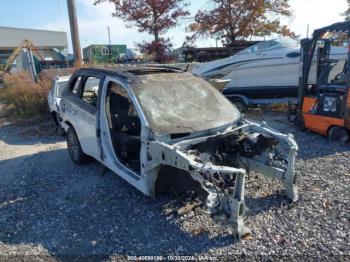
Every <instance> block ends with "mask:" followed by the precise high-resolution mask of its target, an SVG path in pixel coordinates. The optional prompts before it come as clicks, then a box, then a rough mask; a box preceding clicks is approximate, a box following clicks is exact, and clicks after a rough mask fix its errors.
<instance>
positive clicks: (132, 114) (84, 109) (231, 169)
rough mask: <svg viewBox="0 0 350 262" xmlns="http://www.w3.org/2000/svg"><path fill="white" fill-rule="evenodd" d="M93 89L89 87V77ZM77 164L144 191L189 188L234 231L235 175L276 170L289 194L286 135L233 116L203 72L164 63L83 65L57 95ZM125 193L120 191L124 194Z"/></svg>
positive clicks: (293, 192)
mask: <svg viewBox="0 0 350 262" xmlns="http://www.w3.org/2000/svg"><path fill="white" fill-rule="evenodd" d="M93 85H95V86H94V88H96V89H98V92H92V91H91V90H92V88H91V86H93ZM60 109H61V118H62V126H63V127H64V129H65V130H66V132H67V146H68V151H69V154H70V157H71V159H72V160H73V162H74V163H76V164H77V165H81V164H85V163H87V162H88V161H89V160H90V159H91V158H94V159H96V160H97V161H99V162H101V163H102V164H103V165H105V166H106V167H108V168H109V169H110V170H112V171H113V172H115V173H116V174H118V175H119V176H120V177H122V178H123V179H125V180H126V181H128V182H129V183H130V184H131V185H133V186H134V187H136V188H137V189H139V190H140V191H141V192H143V193H144V194H146V195H148V196H152V197H154V196H156V195H159V194H160V193H163V192H167V191H169V190H175V191H177V192H178V193H181V192H182V191H188V190H190V189H192V190H196V191H197V192H198V194H199V195H201V196H202V197H203V198H204V202H205V205H206V208H207V209H208V211H209V212H210V213H211V214H212V215H213V216H215V215H220V216H221V215H222V214H223V213H224V214H226V217H225V218H226V221H227V222H228V224H229V225H230V226H231V229H233V232H234V233H235V234H237V235H238V236H239V235H242V234H243V232H244V229H246V228H245V227H244V225H243V214H244V209H245V204H244V187H245V176H246V174H247V173H248V172H250V171H256V172H260V173H262V174H264V175H266V176H269V177H273V178H275V179H277V180H280V181H281V182H282V184H283V185H284V187H285V190H286V193H287V196H288V197H289V198H290V199H292V200H293V201H295V200H297V198H298V190H297V183H296V180H297V178H296V175H295V173H294V161H295V157H296V152H297V150H298V146H297V144H296V142H295V140H294V139H293V137H292V135H285V134H281V133H279V132H277V131H275V130H272V129H270V128H268V127H267V126H266V125H265V124H259V123H255V122H251V121H248V120H245V119H243V118H242V116H241V114H240V112H239V111H238V110H237V108H236V107H235V106H234V105H233V104H232V103H230V101H229V100H227V98H225V97H224V96H223V95H222V94H221V93H220V92H219V91H218V90H216V89H215V88H214V87H212V86H211V85H210V84H208V83H207V82H206V81H205V80H203V79H201V78H199V77H196V76H193V75H192V74H190V73H184V72H183V71H181V70H177V69H174V68H166V67H125V66H124V67H120V68H115V69H112V68H109V69H104V68H90V69H87V68H85V69H80V70H78V71H77V72H76V73H75V74H74V75H73V76H72V77H71V79H70V80H69V82H68V84H67V86H66V88H65V90H64V92H63V98H62V101H61V108H60ZM126 201H127V200H126Z"/></svg>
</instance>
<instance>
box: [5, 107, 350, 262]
mask: <svg viewBox="0 0 350 262" xmlns="http://www.w3.org/2000/svg"><path fill="white" fill-rule="evenodd" d="M248 116H249V118H254V119H258V120H261V121H262V120H264V121H266V122H267V123H268V124H270V125H271V126H272V127H274V128H276V129H278V130H279V131H282V132H285V133H289V132H290V133H293V134H294V135H295V137H296V140H297V142H298V144H299V146H300V151H299V153H298V160H297V163H296V170H297V171H296V172H297V174H298V175H299V177H300V180H299V187H300V194H301V198H300V200H299V201H298V202H297V203H290V202H289V201H287V199H286V197H285V196H284V192H283V189H282V187H281V186H280V185H279V184H278V183H276V182H275V181H272V180H270V179H267V178H264V177H260V176H256V175H254V176H250V177H248V179H247V182H246V189H247V194H246V203H247V207H248V212H247V215H246V223H247V225H248V226H249V227H250V228H251V229H252V230H253V233H252V235H251V236H250V237H248V238H247V239H244V240H242V241H241V242H236V241H234V240H233V239H232V237H231V236H230V235H228V234H227V232H226V231H225V230H224V229H223V228H221V226H220V225H217V224H216V223H215V222H213V221H212V220H211V218H210V217H209V216H208V215H207V214H204V213H203V212H200V210H199V211H198V210H197V211H194V212H191V213H190V214H187V215H185V216H181V217H179V216H177V214H176V208H178V207H179V203H175V204H174V205H173V206H172V208H173V210H171V208H170V210H169V208H168V210H165V208H164V205H166V204H168V203H172V202H174V201H175V202H176V198H175V197H174V196H172V195H169V196H164V197H161V198H159V199H150V198H148V197H145V196H144V195H142V193H140V192H139V191H137V190H136V189H134V188H133V187H132V186H130V185H128V184H127V183H126V182H124V181H123V180H122V179H121V178H119V177H118V176H117V175H115V174H113V173H112V172H111V171H109V170H107V169H106V168H104V167H103V166H102V165H101V164H99V163H97V162H93V163H91V164H89V165H86V166H79V167H78V166H75V165H74V164H73V163H72V162H71V160H70V158H69V155H68V152H67V149H66V142H65V138H63V137H60V136H58V135H55V133H54V130H53V127H52V124H51V123H50V122H47V123H42V124H41V125H40V126H36V125H33V126H30V127H18V126H13V125H8V124H6V123H3V124H2V125H1V126H0V259H8V260H10V259H12V258H14V257H18V256H20V257H22V258H23V259H24V260H30V259H32V258H37V257H38V256H41V257H42V258H44V259H46V260H52V261H55V260H62V259H63V260H64V259H68V260H70V259H73V258H79V259H82V261H85V260H86V259H90V260H119V259H122V258H124V259H126V258H127V255H129V256H136V255H138V256H139V255H148V256H151V255H153V256H154V255H162V256H163V258H165V257H166V256H168V255H187V256H193V257H189V258H196V259H198V258H200V257H199V256H203V257H207V258H210V259H213V260H221V259H236V260H238V259H246V260H266V261H271V260H277V259H279V258H281V257H282V258H283V259H284V260H306V259H308V260H318V261H320V260H328V261H329V260H337V261H339V260H343V261H345V260H348V261H349V260H350V161H349V159H350V146H349V145H337V144H334V143H332V142H330V141H328V140H327V139H325V138H323V137H321V136H319V135H317V134H313V133H310V132H301V131H298V130H296V129H295V128H294V127H293V126H292V125H291V124H289V123H288V122H287V121H286V118H285V116H284V115H282V116H281V115H277V114H263V113H254V114H249V115H248ZM38 134H39V135H38ZM120 255H123V256H122V257H121V256H120ZM168 259H169V258H168Z"/></svg>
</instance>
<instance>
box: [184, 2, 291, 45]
mask: <svg viewBox="0 0 350 262" xmlns="http://www.w3.org/2000/svg"><path fill="white" fill-rule="evenodd" d="M288 2H289V0H249V1H247V0H210V3H211V6H213V8H211V9H210V10H204V11H198V13H197V14H196V16H195V17H194V22H193V23H192V24H190V26H189V28H188V29H189V31H190V32H193V33H194V34H193V35H192V38H196V37H198V36H211V37H215V38H219V39H222V40H223V43H224V44H225V45H228V46H230V45H232V44H233V43H234V42H235V41H236V40H237V39H238V38H246V37H249V36H268V35H271V34H272V33H278V34H281V35H284V36H294V33H292V32H291V31H290V30H289V29H288V27H287V26H285V25H281V22H280V20H279V17H280V16H284V17H290V16H291V11H290V10H289V9H290V6H289V3H288Z"/></svg>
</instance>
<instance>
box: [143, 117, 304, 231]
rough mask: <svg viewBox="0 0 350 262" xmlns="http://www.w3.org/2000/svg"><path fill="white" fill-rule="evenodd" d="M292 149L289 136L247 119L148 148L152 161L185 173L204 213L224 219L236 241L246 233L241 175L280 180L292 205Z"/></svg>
mask: <svg viewBox="0 0 350 262" xmlns="http://www.w3.org/2000/svg"><path fill="white" fill-rule="evenodd" d="M297 150H298V146H297V144H296V142H295V140H294V138H293V136H292V135H284V134H281V133H279V132H277V131H275V130H272V129H271V128H268V127H267V126H266V124H265V123H262V124H259V123H255V122H250V121H247V120H242V121H241V124H240V125H239V126H233V127H230V128H228V129H226V130H225V131H224V132H219V133H217V134H215V135H209V136H204V137H199V138H192V139H187V140H186V139H184V140H182V141H180V142H175V143H174V144H169V143H165V142H151V143H149V145H148V153H149V154H150V156H152V157H151V158H152V161H151V162H153V163H154V164H155V163H157V164H160V165H167V166H171V167H174V168H177V169H180V170H183V171H186V172H187V173H189V174H190V175H191V177H192V178H193V179H194V180H196V181H198V182H199V183H200V185H201V187H202V188H203V189H204V190H205V191H206V192H207V200H206V207H207V208H208V210H209V212H210V213H211V214H212V215H214V216H218V217H220V218H221V220H222V218H224V221H225V222H227V223H225V224H227V225H229V226H230V228H231V229H232V230H233V233H234V234H236V235H237V236H239V237H240V236H242V235H244V234H245V233H246V232H247V231H248V229H247V228H246V227H245V226H244V222H243V216H244V211H245V203H244V188H245V177H246V174H247V173H249V172H251V171H254V172H258V173H261V174H263V175H265V176H269V177H272V178H275V179H277V180H279V181H281V182H282V184H283V185H284V188H285V191H286V194H287V196H288V198H290V199H291V200H292V201H296V200H297V199H298V188H297V183H296V180H297V178H296V175H295V172H294V163H295V158H296V154H297Z"/></svg>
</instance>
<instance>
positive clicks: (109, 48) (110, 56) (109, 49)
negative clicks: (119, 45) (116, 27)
mask: <svg viewBox="0 0 350 262" xmlns="http://www.w3.org/2000/svg"><path fill="white" fill-rule="evenodd" d="M107 31H108V43H109V46H108V52H109V62H110V63H112V53H111V51H112V48H111V30H110V28H109V26H107Z"/></svg>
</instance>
